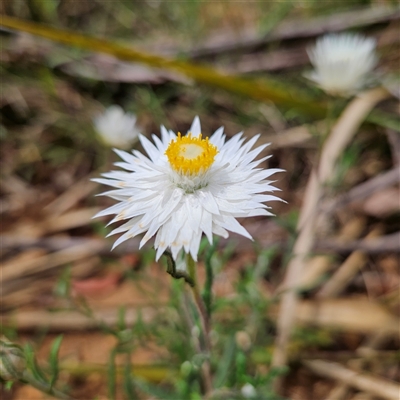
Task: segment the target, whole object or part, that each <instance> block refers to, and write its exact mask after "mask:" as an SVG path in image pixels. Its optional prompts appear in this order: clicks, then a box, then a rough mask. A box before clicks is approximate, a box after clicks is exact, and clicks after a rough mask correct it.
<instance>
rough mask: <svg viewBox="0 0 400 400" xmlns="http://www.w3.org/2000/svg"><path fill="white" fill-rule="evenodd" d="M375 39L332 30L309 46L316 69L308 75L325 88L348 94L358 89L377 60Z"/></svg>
mask: <svg viewBox="0 0 400 400" xmlns="http://www.w3.org/2000/svg"><path fill="white" fill-rule="evenodd" d="M375 46H376V42H375V40H374V39H371V38H365V37H363V36H361V35H357V34H351V33H341V34H329V35H325V36H323V37H322V38H319V39H318V40H317V43H316V45H315V46H314V47H312V48H310V49H308V56H309V58H310V61H311V63H312V64H313V66H314V68H315V70H314V71H312V72H311V73H309V74H307V75H306V76H307V78H309V79H311V80H312V81H314V82H315V83H316V84H318V85H319V86H320V87H321V88H322V89H323V90H325V92H327V93H330V94H333V95H339V96H349V95H352V94H354V93H356V92H357V91H359V90H360V89H361V88H362V87H363V86H364V85H365V84H366V81H367V78H368V74H369V73H370V72H371V71H372V69H373V68H374V67H375V65H376V63H377V56H376V54H375Z"/></svg>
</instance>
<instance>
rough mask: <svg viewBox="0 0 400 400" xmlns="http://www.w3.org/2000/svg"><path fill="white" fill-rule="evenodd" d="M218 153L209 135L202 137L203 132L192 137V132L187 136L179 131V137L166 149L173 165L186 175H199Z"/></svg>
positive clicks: (206, 168)
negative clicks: (209, 139)
mask: <svg viewBox="0 0 400 400" xmlns="http://www.w3.org/2000/svg"><path fill="white" fill-rule="evenodd" d="M217 153H218V150H217V148H216V147H215V146H214V145H213V144H211V143H210V142H209V141H208V137H207V138H205V139H202V135H201V134H200V135H199V136H198V137H192V134H191V133H189V134H188V135H187V136H181V134H180V133H178V137H177V138H176V139H175V140H172V141H171V143H170V144H169V146H168V148H167V150H166V151H165V154H166V156H167V157H168V161H169V163H170V164H171V167H172V168H173V169H174V170H175V171H176V172H179V173H181V174H185V175H198V174H199V173H201V172H205V171H207V170H208V168H210V167H211V165H212V163H213V162H214V158H215V156H216V154H217Z"/></svg>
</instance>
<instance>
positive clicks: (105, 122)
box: [93, 105, 139, 149]
mask: <svg viewBox="0 0 400 400" xmlns="http://www.w3.org/2000/svg"><path fill="white" fill-rule="evenodd" d="M93 123H94V126H95V128H96V131H97V132H98V133H99V135H100V137H101V139H102V140H103V142H104V143H105V144H107V145H109V146H113V147H119V148H121V149H127V148H130V147H131V146H132V144H133V143H134V142H135V141H137V140H138V137H139V130H138V129H137V128H136V126H135V125H136V116H135V115H134V114H130V113H125V112H124V110H123V109H122V108H121V107H120V106H117V105H113V106H110V107H108V108H107V109H106V110H105V111H104V113H102V114H100V115H98V116H97V117H95V118H94V119H93Z"/></svg>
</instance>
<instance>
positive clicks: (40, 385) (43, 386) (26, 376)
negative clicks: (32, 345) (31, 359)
mask: <svg viewBox="0 0 400 400" xmlns="http://www.w3.org/2000/svg"><path fill="white" fill-rule="evenodd" d="M21 381H22V382H26V383H28V384H29V385H31V386H33V387H34V388H36V389H38V390H40V391H41V392H43V393H47V394H49V395H51V396H54V397H56V398H58V399H62V400H72V397H69V396H68V395H67V394H65V393H63V392H61V391H60V390H57V389H55V388H54V387H51V386H50V385H49V384H48V383H44V382H40V381H38V380H37V379H35V378H34V377H33V376H32V375H31V374H30V373H29V372H28V371H27V370H26V371H24V372H23V374H22V377H21Z"/></svg>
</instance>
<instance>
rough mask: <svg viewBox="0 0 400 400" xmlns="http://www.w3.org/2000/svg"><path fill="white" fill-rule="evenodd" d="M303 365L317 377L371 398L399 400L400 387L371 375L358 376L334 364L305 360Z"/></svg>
mask: <svg viewBox="0 0 400 400" xmlns="http://www.w3.org/2000/svg"><path fill="white" fill-rule="evenodd" d="M303 364H304V365H305V366H306V367H307V368H308V369H310V370H311V371H313V372H314V373H315V374H317V375H319V376H323V377H325V378H330V379H335V380H338V381H340V382H342V383H343V384H346V385H349V386H351V387H353V388H356V389H358V390H362V391H363V392H366V393H369V394H371V395H373V396H379V397H382V398H384V399H388V400H394V399H398V398H399V394H400V386H399V385H398V384H396V383H395V382H392V381H389V380H387V379H383V378H377V377H375V376H372V375H367V374H360V373H358V372H355V371H353V370H351V369H349V368H345V367H343V366H342V365H340V364H338V363H335V362H328V361H323V360H306V361H303Z"/></svg>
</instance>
